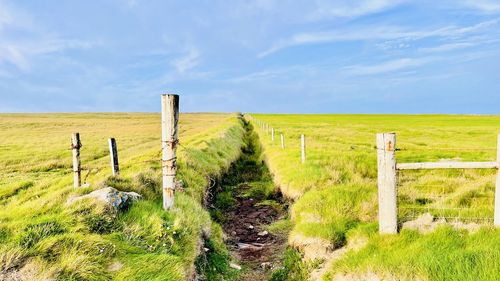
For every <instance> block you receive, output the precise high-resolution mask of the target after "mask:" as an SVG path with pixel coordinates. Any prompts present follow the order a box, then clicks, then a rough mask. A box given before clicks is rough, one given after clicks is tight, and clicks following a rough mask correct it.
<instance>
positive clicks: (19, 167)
mask: <svg viewBox="0 0 500 281" xmlns="http://www.w3.org/2000/svg"><path fill="white" fill-rule="evenodd" d="M180 120H181V121H180V122H181V124H180V142H181V146H180V147H179V148H178V158H179V161H178V164H179V178H180V179H181V180H182V181H183V182H184V188H185V191H184V192H178V193H177V195H176V207H175V209H173V210H172V211H170V212H165V211H164V210H163V209H162V208H161V171H160V156H159V152H160V148H161V142H160V137H161V132H160V115H159V114H122V113H120V114H118V113H117V114H115V113H113V114H102V113H99V114H1V115H0V139H1V140H2V141H1V143H0V170H1V171H2V172H1V174H0V205H1V208H0V243H1V244H0V263H1V264H0V267H1V269H2V272H3V273H5V272H7V273H8V272H12V271H16V272H17V273H19V274H21V275H23V274H24V277H25V278H28V279H31V280H44V279H47V280H51V279H63V280H110V279H116V280H186V279H187V278H188V276H189V275H191V274H192V273H193V272H194V270H195V268H194V264H195V259H196V258H197V256H198V254H199V253H200V246H201V244H202V243H203V240H202V237H204V238H205V239H206V240H207V241H208V242H206V243H212V244H215V245H218V247H217V248H216V249H215V248H214V249H213V251H217V254H218V255H219V256H220V257H222V260H218V261H217V266H218V267H219V268H220V269H222V270H221V271H220V272H219V273H220V274H221V275H222V274H224V270H226V271H227V270H228V264H227V262H228V257H227V253H226V252H225V249H224V247H223V244H222V242H221V241H222V234H221V233H220V231H214V232H212V231H211V230H212V229H213V228H214V227H215V228H217V226H213V225H212V222H211V220H210V216H209V214H208V212H207V211H206V210H204V209H203V207H202V201H203V200H202V199H203V197H204V192H205V188H206V186H208V184H209V177H219V176H220V175H222V174H223V173H224V172H225V171H226V170H227V169H228V168H229V166H230V164H231V163H232V162H233V161H235V160H236V159H237V158H238V157H239V155H240V151H241V149H240V148H241V146H242V145H243V143H242V142H243V141H242V136H243V133H244V130H243V127H242V124H241V121H240V120H239V119H238V118H237V116H236V115H233V114H182V115H181V118H180ZM72 132H80V135H81V140H82V143H83V148H82V150H81V156H82V166H83V167H84V168H85V169H87V170H85V171H84V172H83V173H82V174H83V176H84V178H85V180H86V182H88V183H89V184H90V187H87V188H80V189H77V190H74V189H73V182H72V180H73V177H72V162H71V161H72V160H71V150H70V149H69V148H70V143H71V142H70V138H71V133H72ZM109 137H114V138H116V140H117V144H118V155H119V162H120V172H121V174H120V176H119V177H112V176H111V168H110V164H109V162H110V160H109V152H108V145H107V139H108V138H109ZM89 171H90V172H89ZM87 173H88V176H87ZM102 186H113V187H115V188H117V189H119V190H124V191H136V192H138V193H140V194H142V195H143V196H144V198H145V199H144V200H143V201H140V202H138V203H136V204H133V205H132V207H131V208H129V209H128V210H127V211H125V212H123V213H115V212H113V211H112V210H109V209H107V208H106V207H105V206H102V205H100V204H98V203H97V202H92V201H88V200H86V201H81V202H79V203H75V204H71V205H68V204H67V203H66V202H67V200H68V198H69V197H70V196H75V195H81V194H85V193H89V192H91V191H93V190H95V189H97V188H100V187H102ZM209 262H212V261H209ZM113 264H118V266H115V267H116V268H114V269H113V268H111V266H112V265H113ZM211 266H212V265H211ZM30 276H31V277H30ZM0 279H2V278H0Z"/></svg>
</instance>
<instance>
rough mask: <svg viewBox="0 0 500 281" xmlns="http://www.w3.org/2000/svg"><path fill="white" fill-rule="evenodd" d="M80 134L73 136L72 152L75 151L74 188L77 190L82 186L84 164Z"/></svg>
mask: <svg viewBox="0 0 500 281" xmlns="http://www.w3.org/2000/svg"><path fill="white" fill-rule="evenodd" d="M81 147H82V143H81V142H80V133H73V135H72V136H71V150H72V151H73V187H74V188H77V187H80V186H81V185H82V178H81V176H82V164H81V162H80V148H81Z"/></svg>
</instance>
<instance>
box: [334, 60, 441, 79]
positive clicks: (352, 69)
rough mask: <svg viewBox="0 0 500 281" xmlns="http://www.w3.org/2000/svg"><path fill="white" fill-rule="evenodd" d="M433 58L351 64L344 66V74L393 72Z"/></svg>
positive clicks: (419, 64) (424, 62) (416, 65)
mask: <svg viewBox="0 0 500 281" xmlns="http://www.w3.org/2000/svg"><path fill="white" fill-rule="evenodd" d="M433 60H435V59H432V58H402V59H396V60H390V61H385V62H382V63H379V64H373V65H352V66H347V67H344V69H343V71H344V73H345V74H348V75H353V76H363V75H376V74H382V73H388V72H393V71H396V70H402V69H408V68H414V67H418V66H421V65H424V64H427V63H429V62H431V61H433Z"/></svg>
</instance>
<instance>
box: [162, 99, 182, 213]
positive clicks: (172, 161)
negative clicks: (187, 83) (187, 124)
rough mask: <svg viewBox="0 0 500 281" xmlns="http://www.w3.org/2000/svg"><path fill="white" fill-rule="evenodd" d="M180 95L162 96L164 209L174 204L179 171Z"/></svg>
mask: <svg viewBox="0 0 500 281" xmlns="http://www.w3.org/2000/svg"><path fill="white" fill-rule="evenodd" d="M178 124H179V96H178V95H170V94H165V95H162V96H161V128H162V138H161V139H162V159H161V160H162V161H161V162H162V165H161V167H162V175H163V185H162V187H163V209H165V210H168V209H170V208H172V206H173V205H174V191H175V176H176V173H177V158H176V147H177V143H178Z"/></svg>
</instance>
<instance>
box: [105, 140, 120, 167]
mask: <svg viewBox="0 0 500 281" xmlns="http://www.w3.org/2000/svg"><path fill="white" fill-rule="evenodd" d="M108 144H109V156H110V157H111V171H112V173H113V176H119V175H120V166H119V165H118V149H117V148H116V140H115V138H110V139H108Z"/></svg>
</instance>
